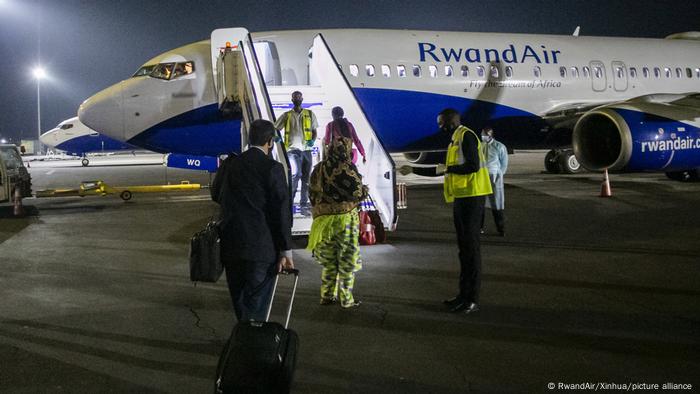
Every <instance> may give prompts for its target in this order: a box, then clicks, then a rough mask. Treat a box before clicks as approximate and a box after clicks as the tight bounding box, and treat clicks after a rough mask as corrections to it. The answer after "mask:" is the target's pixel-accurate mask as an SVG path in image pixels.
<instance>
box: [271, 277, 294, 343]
mask: <svg viewBox="0 0 700 394" xmlns="http://www.w3.org/2000/svg"><path fill="white" fill-rule="evenodd" d="M280 275H294V288H292V297H291V298H290V299H289V306H288V307H287V320H285V322H284V329H285V330H286V329H287V326H289V318H291V317H292V305H293V304H294V296H295V295H296V293H297V282H299V270H298V269H296V268H292V269H283V270H282V271H280V272H278V273H277V275H275V284H274V285H273V286H272V294H271V295H270V305H268V307H267V315H266V316H265V321H269V320H270V313H271V312H272V302H273V301H274V299H275V293H276V292H277V282H278V281H279V278H280Z"/></svg>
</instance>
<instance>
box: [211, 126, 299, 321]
mask: <svg viewBox="0 0 700 394" xmlns="http://www.w3.org/2000/svg"><path fill="white" fill-rule="evenodd" d="M276 133H277V132H276V130H275V126H274V125H273V124H272V123H271V122H269V121H266V120H261V119H259V120H256V121H254V122H253V123H252V124H251V126H250V131H249V141H250V149H248V150H247V151H245V152H243V153H242V154H241V155H240V156H235V155H232V156H230V157H229V158H227V159H226V160H224V162H223V163H222V165H221V167H220V168H219V170H218V171H217V174H216V178H214V182H213V183H212V187H211V196H212V199H213V200H214V201H216V202H217V203H219V205H221V211H222V226H221V255H222V259H223V262H224V266H225V267H226V280H227V282H228V288H229V292H230V293H231V300H232V301H233V309H234V311H235V313H236V317H237V318H238V320H239V321H247V320H259V321H262V320H264V319H265V314H266V312H267V305H268V303H269V301H270V293H271V291H272V284H273V281H274V276H275V275H276V273H277V272H279V271H281V270H282V269H291V268H294V262H293V260H292V251H291V234H292V231H291V205H290V203H289V188H288V187H287V182H286V177H285V173H284V167H282V165H281V164H280V163H278V162H276V161H275V160H273V159H272V158H270V157H269V155H268V154H269V151H270V149H271V148H272V146H273V141H274V138H275V137H276Z"/></svg>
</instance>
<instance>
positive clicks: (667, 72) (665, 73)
mask: <svg viewBox="0 0 700 394" xmlns="http://www.w3.org/2000/svg"><path fill="white" fill-rule="evenodd" d="M664 75H665V76H666V78H671V69H670V68H668V67H664Z"/></svg>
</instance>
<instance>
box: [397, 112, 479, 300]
mask: <svg viewBox="0 0 700 394" xmlns="http://www.w3.org/2000/svg"><path fill="white" fill-rule="evenodd" d="M437 121H438V125H439V126H440V129H442V130H443V132H446V133H451V134H452V142H451V143H450V145H449V146H448V147H447V157H446V160H445V164H439V165H438V166H437V168H435V169H427V168H413V167H409V166H403V167H401V168H400V169H399V172H400V173H401V174H403V175H406V174H408V173H411V172H413V173H415V174H418V175H424V176H435V175H436V174H441V173H444V174H445V184H444V195H445V201H446V202H448V203H451V202H453V203H454V204H453V217H454V222H455V230H456V231H457V243H458V245H459V263H460V274H459V293H458V294H457V296H455V297H454V298H451V299H448V300H445V301H443V303H444V304H445V305H447V306H448V307H449V308H450V312H453V313H457V312H462V311H464V313H473V312H476V311H478V310H479V288H480V287H481V245H480V240H479V235H480V234H479V230H480V228H481V226H480V225H481V215H482V214H483V210H484V200H485V197H484V196H486V195H489V194H491V192H492V191H491V182H490V181H489V173H488V170H487V168H486V160H485V158H484V154H483V151H482V147H481V145H482V144H481V139H480V138H479V136H478V135H476V133H474V132H473V131H472V130H470V129H468V128H467V127H464V126H462V125H461V124H460V117H459V112H457V110H455V109H452V108H448V109H446V110H444V111H442V112H440V115H438V119H437Z"/></svg>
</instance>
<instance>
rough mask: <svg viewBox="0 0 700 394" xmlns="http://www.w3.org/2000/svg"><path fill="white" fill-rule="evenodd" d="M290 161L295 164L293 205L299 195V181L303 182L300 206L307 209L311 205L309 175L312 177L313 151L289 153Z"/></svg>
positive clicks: (293, 150) (293, 168) (295, 150)
mask: <svg viewBox="0 0 700 394" xmlns="http://www.w3.org/2000/svg"><path fill="white" fill-rule="evenodd" d="M287 156H289V161H290V162H291V161H293V162H294V166H293V167H292V170H293V171H292V204H294V197H296V195H297V188H298V187H299V180H301V196H300V198H299V206H300V207H307V206H308V205H309V175H311V151H310V150H303V151H302V150H299V149H292V150H290V151H289V152H287Z"/></svg>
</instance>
